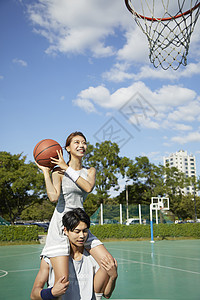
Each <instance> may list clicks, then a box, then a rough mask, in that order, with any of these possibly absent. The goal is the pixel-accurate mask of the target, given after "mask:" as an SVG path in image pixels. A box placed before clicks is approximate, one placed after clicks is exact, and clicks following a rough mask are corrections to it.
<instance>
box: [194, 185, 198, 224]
mask: <svg viewBox="0 0 200 300" xmlns="http://www.w3.org/2000/svg"><path fill="white" fill-rule="evenodd" d="M193 187H194V213H195V223H196V222H197V207H196V188H195V183H193Z"/></svg>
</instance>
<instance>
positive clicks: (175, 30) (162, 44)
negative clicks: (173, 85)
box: [125, 0, 200, 70]
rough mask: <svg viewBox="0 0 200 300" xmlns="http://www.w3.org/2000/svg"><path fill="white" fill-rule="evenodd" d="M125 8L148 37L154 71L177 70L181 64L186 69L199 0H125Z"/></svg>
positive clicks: (199, 7) (197, 15)
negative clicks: (161, 69)
mask: <svg viewBox="0 0 200 300" xmlns="http://www.w3.org/2000/svg"><path fill="white" fill-rule="evenodd" d="M133 2H134V3H135V6H136V5H137V11H136V9H135V7H134V6H133V4H132V3H133ZM125 4H126V7H127V8H128V10H129V11H130V12H131V13H132V15H133V17H134V19H135V21H136V23H137V25H138V26H139V27H140V28H141V29H142V31H143V33H144V34H145V35H146V36H147V39H148V42H149V59H150V61H151V63H153V65H154V67H156V68H157V67H158V66H161V67H162V68H163V69H164V70H167V69H168V68H170V67H171V68H172V69H174V70H177V69H178V68H179V66H180V65H181V64H182V65H184V66H186V65H187V55H188V51H189V45H190V38H191V34H192V32H193V31H194V27H195V24H196V22H197V19H198V17H199V13H200V2H199V0H190V1H186V0H178V1H177V0H173V1H172V0H171V1H170V0H160V1H159V2H158V1H154V0H140V1H139V0H138V1H133V0H125ZM158 15H159V16H161V17H158Z"/></svg>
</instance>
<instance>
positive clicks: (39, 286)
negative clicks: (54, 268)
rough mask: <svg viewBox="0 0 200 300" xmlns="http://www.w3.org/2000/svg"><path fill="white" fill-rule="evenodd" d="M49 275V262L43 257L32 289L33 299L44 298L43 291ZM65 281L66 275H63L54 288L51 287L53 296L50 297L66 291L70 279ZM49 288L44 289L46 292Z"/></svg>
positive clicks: (39, 299)
mask: <svg viewBox="0 0 200 300" xmlns="http://www.w3.org/2000/svg"><path fill="white" fill-rule="evenodd" d="M48 277H49V264H48V263H47V262H46V261H45V260H44V259H42V260H41V264H40V270H39V272H38V274H37V276H36V279H35V282H34V285H33V289H32V291H31V299H32V300H41V299H42V297H41V291H42V290H43V287H44V285H45V283H46V282H47V280H48ZM63 281H65V277H64V276H63V277H61V278H60V279H59V280H58V281H57V282H56V284H55V285H54V286H53V288H52V289H51V295H52V297H50V299H53V298H56V297H59V296H61V295H63V294H64V293H65V292H66V290H67V288H68V285H69V281H68V282H64V283H63ZM47 290H48V291H49V290H50V289H46V290H43V291H44V292H45V291H47ZM48 294H49V293H48ZM46 297H47V296H46ZM46 297H45V298H46Z"/></svg>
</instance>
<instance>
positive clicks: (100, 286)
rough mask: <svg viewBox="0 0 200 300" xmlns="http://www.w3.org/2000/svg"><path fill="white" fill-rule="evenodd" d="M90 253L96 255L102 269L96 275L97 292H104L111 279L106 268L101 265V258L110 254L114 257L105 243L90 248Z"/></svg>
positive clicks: (95, 287)
mask: <svg viewBox="0 0 200 300" xmlns="http://www.w3.org/2000/svg"><path fill="white" fill-rule="evenodd" d="M88 251H89V253H90V254H91V255H92V256H93V257H94V259H95V260H96V261H97V263H98V265H99V267H100V269H99V270H98V272H97V273H96V275H95V278H96V280H95V281H94V290H95V292H96V293H102V292H103V291H104V288H105V286H106V284H107V282H108V280H109V276H108V274H107V272H106V270H105V269H104V268H102V266H101V260H102V258H104V257H106V256H109V257H110V258H111V259H113V261H114V258H113V257H112V255H111V254H110V253H109V252H108V250H107V249H106V248H105V247H104V245H99V246H96V247H94V248H91V249H90V250H88Z"/></svg>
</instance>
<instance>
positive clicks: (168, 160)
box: [164, 150, 196, 194]
mask: <svg viewBox="0 0 200 300" xmlns="http://www.w3.org/2000/svg"><path fill="white" fill-rule="evenodd" d="M164 166H165V167H166V166H168V167H176V168H177V169H178V170H180V171H181V172H183V173H185V175H186V177H196V160H195V156H194V155H192V154H190V155H188V154H187V151H183V150H180V151H178V152H176V153H172V154H170V156H169V157H164ZM183 192H184V193H185V194H189V193H190V194H194V187H193V186H188V187H187V188H184V189H183Z"/></svg>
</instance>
